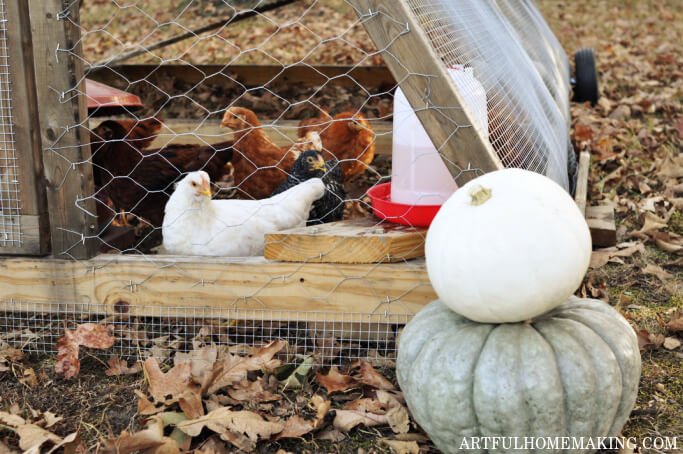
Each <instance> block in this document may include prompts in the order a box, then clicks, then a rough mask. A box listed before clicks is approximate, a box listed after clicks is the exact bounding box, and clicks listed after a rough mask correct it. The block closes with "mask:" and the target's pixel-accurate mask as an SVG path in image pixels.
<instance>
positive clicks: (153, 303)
mask: <svg viewBox="0 0 683 454" xmlns="http://www.w3.org/2000/svg"><path fill="white" fill-rule="evenodd" d="M537 38H538V39H537ZM454 71H455V72H458V71H460V72H461V73H463V74H467V75H468V76H467V77H460V78H458V77H455V76H453V72H454ZM103 86H105V87H104V89H103V92H102V91H97V90H98V89H101V88H102V87H103ZM399 88H400V90H401V92H402V94H403V95H404V96H405V99H407V101H408V102H409V104H410V106H411V108H412V110H413V111H414V112H415V114H416V115H417V118H418V119H419V121H420V123H421V125H422V127H423V128H424V131H425V132H426V134H427V136H428V137H429V139H430V140H431V145H433V149H434V153H436V155H437V156H439V160H438V162H439V163H440V164H439V165H442V166H443V169H444V172H447V175H448V178H450V180H451V183H453V182H454V183H456V184H459V185H462V184H463V183H465V182H466V181H468V180H470V179H471V178H474V177H476V176H477V175H479V174H481V173H485V172H489V171H493V170H496V169H501V168H504V167H522V168H526V169H529V170H533V171H536V172H539V173H542V174H545V175H547V176H549V177H550V178H552V179H554V180H555V181H556V182H558V183H559V184H560V185H562V186H563V187H564V188H566V189H567V190H568V191H571V190H573V186H574V181H575V178H576V176H575V172H574V170H573V167H572V166H573V164H572V162H573V159H574V154H573V151H572V150H571V145H570V141H569V136H568V132H569V108H568V103H569V97H570V65H569V60H568V58H567V56H566V54H564V52H563V51H562V48H561V47H560V46H559V44H558V43H557V41H556V40H555V39H554V37H553V35H552V32H550V29H549V28H548V26H547V25H546V24H545V22H544V21H543V18H542V16H541V15H540V13H539V12H538V10H537V9H536V7H535V6H534V4H533V1H532V0H524V1H514V2H513V1H510V0H491V1H485V2H480V1H477V2H471V1H464V0H463V1H445V0H408V1H403V2H396V1H382V0H346V1H342V0H329V1H322V0H321V1H314V0H305V1H293V0H278V1H237V0H235V1H232V0H230V1H228V0H221V1H216V0H186V1H182V2H180V1H177V2H176V1H165V0H162V1H154V2H152V1H128V2H121V1H117V2H115V1H108V0H100V1H94V0H87V1H85V2H83V1H78V0H40V1H38V0H30V1H24V0H0V121H1V125H0V136H1V137H2V144H3V145H2V148H1V149H0V254H1V255H2V258H0V269H1V271H0V343H2V342H7V343H11V344H13V345H18V346H20V347H22V348H24V349H27V350H30V351H38V352H52V351H55V342H56V339H57V338H58V337H59V336H61V333H62V331H63V329H64V327H72V326H73V325H74V324H77V323H84V322H98V323H100V322H101V323H107V324H111V325H114V327H115V333H116V337H117V344H116V352H117V353H118V354H131V355H137V354H139V353H140V351H144V352H146V353H145V354H154V355H158V356H163V355H164V352H170V351H171V346H172V347H173V348H175V349H182V348H183V346H189V347H187V348H191V345H190V344H191V342H192V340H196V339H198V338H200V337H201V338H202V339H203V340H204V341H207V342H208V341H210V342H214V343H216V344H245V343H251V344H253V343H258V342H262V341H268V340H271V339H276V338H281V339H286V340H288V341H289V343H290V345H291V346H292V347H293V348H292V352H293V353H299V354H303V353H306V352H313V353H314V354H316V358H317V359H318V360H319V361H320V362H323V363H330V362H335V361H339V360H340V359H341V358H361V357H368V356H372V355H375V356H381V357H391V356H392V355H393V352H394V351H395V348H396V343H395V337H396V334H397V332H398V330H399V329H400V326H401V325H403V324H405V323H406V322H407V321H408V320H409V319H410V317H411V316H412V315H413V314H415V313H416V312H417V311H419V310H420V309H421V308H422V307H423V306H424V305H426V304H427V303H428V302H430V301H432V300H433V299H435V293H434V291H433V289H432V287H431V285H430V284H429V279H428V277H427V272H426V269H425V264H424V257H423V256H424V239H425V235H426V231H427V228H426V226H424V225H419V223H416V222H413V221H412V220H411V219H412V218H411V217H410V212H411V210H413V209H415V210H417V209H418V208H419V206H420V205H419V204H417V203H416V204H414V205H405V204H403V205H401V204H399V208H400V207H403V208H402V209H403V211H400V210H399V213H398V214H397V213H393V214H387V213H383V212H382V211H381V209H380V210H378V203H379V202H378V200H373V199H372V198H371V197H370V195H371V194H372V191H373V189H374V190H376V192H377V191H379V189H378V188H380V187H383V188H386V187H388V186H386V185H388V184H391V183H390V182H393V181H397V179H396V175H395V174H396V172H392V162H394V161H395V158H393V157H392V151H393V152H394V153H395V149H394V148H395V147H394V146H393V145H394V144H393V142H392V139H393V138H395V135H396V131H397V126H396V125H395V124H393V123H392V118H396V117H395V116H392V114H393V108H394V96H395V94H396V93H397V89H399ZM477 90H478V91H477ZM482 90H483V91H482ZM475 91H476V92H481V93H483V95H480V96H479V105H478V107H477V105H476V103H477V101H476V100H475V101H472V99H473V95H472V93H474V92H475ZM482 96H483V97H482ZM247 111H248V112H249V115H252V116H246V115H247V114H244V115H243V116H240V115H238V114H237V113H238V112H247ZM237 120H239V121H242V123H235V121H237ZM306 131H313V136H314V137H315V138H316V139H319V140H320V141H321V146H320V145H318V146H316V142H315V140H314V139H311V137H310V136H309V135H308V134H307V133H306ZM338 131H341V132H338ZM257 139H258V140H257ZM295 147H298V148H297V149H298V150H299V152H297V154H294V151H292V150H294V148H295ZM309 148H315V149H317V148H322V150H320V151H321V153H322V154H323V156H324V159H325V162H326V164H325V166H327V167H324V166H323V169H324V171H325V177H323V182H324V183H325V184H326V186H327V180H326V178H328V179H329V180H332V179H333V178H336V180H335V184H336V185H337V186H335V187H339V188H341V189H340V190H339V192H338V193H335V196H336V199H335V200H336V203H333V206H331V207H328V208H327V209H326V211H325V212H324V213H321V214H320V216H317V217H316V219H312V218H311V217H309V224H313V225H306V226H303V225H297V226H294V227H291V228H285V229H279V230H277V231H272V232H266V234H265V237H264V239H263V253H262V254H260V255H256V256H246V257H245V256H225V255H216V254H212V250H211V248H210V247H211V246H210V244H207V245H206V250H205V251H204V250H202V249H201V248H200V249H199V251H200V252H202V254H200V255H196V254H193V255H189V254H182V255H178V254H177V253H173V254H172V253H169V251H168V250H167V249H166V248H165V247H164V229H165V224H164V223H165V220H164V219H165V211H164V208H165V207H166V203H167V201H168V200H169V198H170V197H172V195H173V193H174V188H175V185H176V183H178V182H179V181H181V180H182V179H183V178H184V177H185V176H186V175H188V174H189V173H191V172H195V171H199V170H202V171H205V172H206V175H208V176H209V177H210V179H211V183H210V191H211V192H210V194H211V196H212V197H213V200H214V201H215V200H227V201H230V200H233V199H234V200H237V199H239V200H253V201H257V200H263V199H268V197H269V195H270V194H271V193H272V192H273V189H275V188H276V187H278V186H279V185H280V184H281V183H282V182H284V181H289V180H287V179H288V178H293V179H294V180H295V183H299V177H298V176H297V175H296V174H295V172H294V170H292V169H293V168H294V167H293V165H294V164H293V163H292V162H290V160H294V157H296V156H300V155H301V154H300V152H301V151H305V150H306V149H309ZM290 156H292V158H291V159H290ZM417 156H420V155H419V153H418V155H417ZM412 159H418V158H415V157H414V158H412ZM413 164H414V162H413V161H410V162H409V166H408V167H409V168H411V167H412V166H413ZM418 177H419V176H418ZM424 179H428V178H427V177H425V176H424V175H423V180H424ZM579 182H580V181H579ZM579 186H581V185H579ZM584 186H585V185H584ZM329 188H330V186H327V190H328V191H329V190H330V189H329ZM579 192H581V191H579ZM583 193H584V194H585V188H584V189H583ZM278 200H279V199H278ZM257 203H258V202H257ZM221 206H236V205H221ZM281 208H282V207H281ZM333 212H334V216H332V215H331V214H330V213H333ZM328 214H329V216H328ZM166 215H167V213H166ZM254 216H258V211H257V213H256V214H255V215H254ZM392 217H393V218H392ZM382 218H387V219H382ZM311 221H318V222H311ZM328 221H329V222H328ZM397 221H398V222H399V223H397ZM240 222H243V224H239V225H234V226H231V228H240V227H242V228H244V229H248V228H251V227H250V226H251V224H250V223H249V222H251V220H250V219H247V220H244V221H240ZM199 227H202V226H198V229H197V230H195V229H191V228H188V229H186V230H187V232H186V234H187V236H188V241H191V240H192V237H193V236H195V235H196V236H200V235H201V234H200V230H201V229H200V228H199ZM203 252H206V253H203Z"/></svg>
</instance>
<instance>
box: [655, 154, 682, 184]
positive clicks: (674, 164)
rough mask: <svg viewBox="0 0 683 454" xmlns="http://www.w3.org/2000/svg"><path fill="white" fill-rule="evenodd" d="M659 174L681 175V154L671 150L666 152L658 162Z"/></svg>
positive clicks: (677, 176) (673, 176)
mask: <svg viewBox="0 0 683 454" xmlns="http://www.w3.org/2000/svg"><path fill="white" fill-rule="evenodd" d="M659 176H661V177H665V178H667V177H668V178H682V177H683V155H682V154H680V153H677V154H676V152H675V151H673V150H671V151H669V152H668V153H667V154H666V157H665V158H664V160H663V161H662V162H661V163H660V164H659Z"/></svg>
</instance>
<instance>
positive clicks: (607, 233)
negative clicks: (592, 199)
mask: <svg viewBox="0 0 683 454" xmlns="http://www.w3.org/2000/svg"><path fill="white" fill-rule="evenodd" d="M586 222H587V223H588V228H589V229H590V231H591V239H592V240H593V246H599V247H610V246H614V245H616V244H617V225H616V223H615V221H614V208H612V207H611V206H609V205H598V206H589V207H586Z"/></svg>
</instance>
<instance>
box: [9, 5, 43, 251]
mask: <svg viewBox="0 0 683 454" xmlns="http://www.w3.org/2000/svg"><path fill="white" fill-rule="evenodd" d="M5 17H6V19H7V20H6V22H5V24H4V25H5V27H6V35H7V57H8V60H9V66H10V71H9V86H8V87H7V88H8V89H9V94H10V98H11V103H12V110H11V115H12V119H11V121H12V133H13V134H12V135H13V138H14V141H13V143H11V144H10V146H12V147H14V151H15V153H16V156H17V161H16V163H17V166H18V167H17V169H16V172H17V179H18V181H19V191H20V197H19V207H20V213H21V216H20V217H19V222H20V224H19V226H20V227H19V228H20V232H21V242H22V245H21V246H19V247H3V248H0V254H32V255H45V254H47V253H48V252H49V244H50V232H49V222H48V214H47V200H46V198H45V186H44V176H43V160H42V146H41V141H40V129H39V123H38V113H37V112H38V103H37V98H36V85H35V73H34V68H33V48H32V44H33V43H32V39H31V23H30V19H29V7H28V2H26V1H23V0H9V1H6V2H5Z"/></svg>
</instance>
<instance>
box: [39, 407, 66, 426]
mask: <svg viewBox="0 0 683 454" xmlns="http://www.w3.org/2000/svg"><path fill="white" fill-rule="evenodd" d="M42 417H43V420H44V421H45V428H46V429H47V428H48V427H52V426H54V425H55V424H57V423H58V422H59V421H61V420H62V419H64V418H63V417H61V416H57V415H55V414H54V413H52V412H51V411H46V412H45V413H43V414H42Z"/></svg>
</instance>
